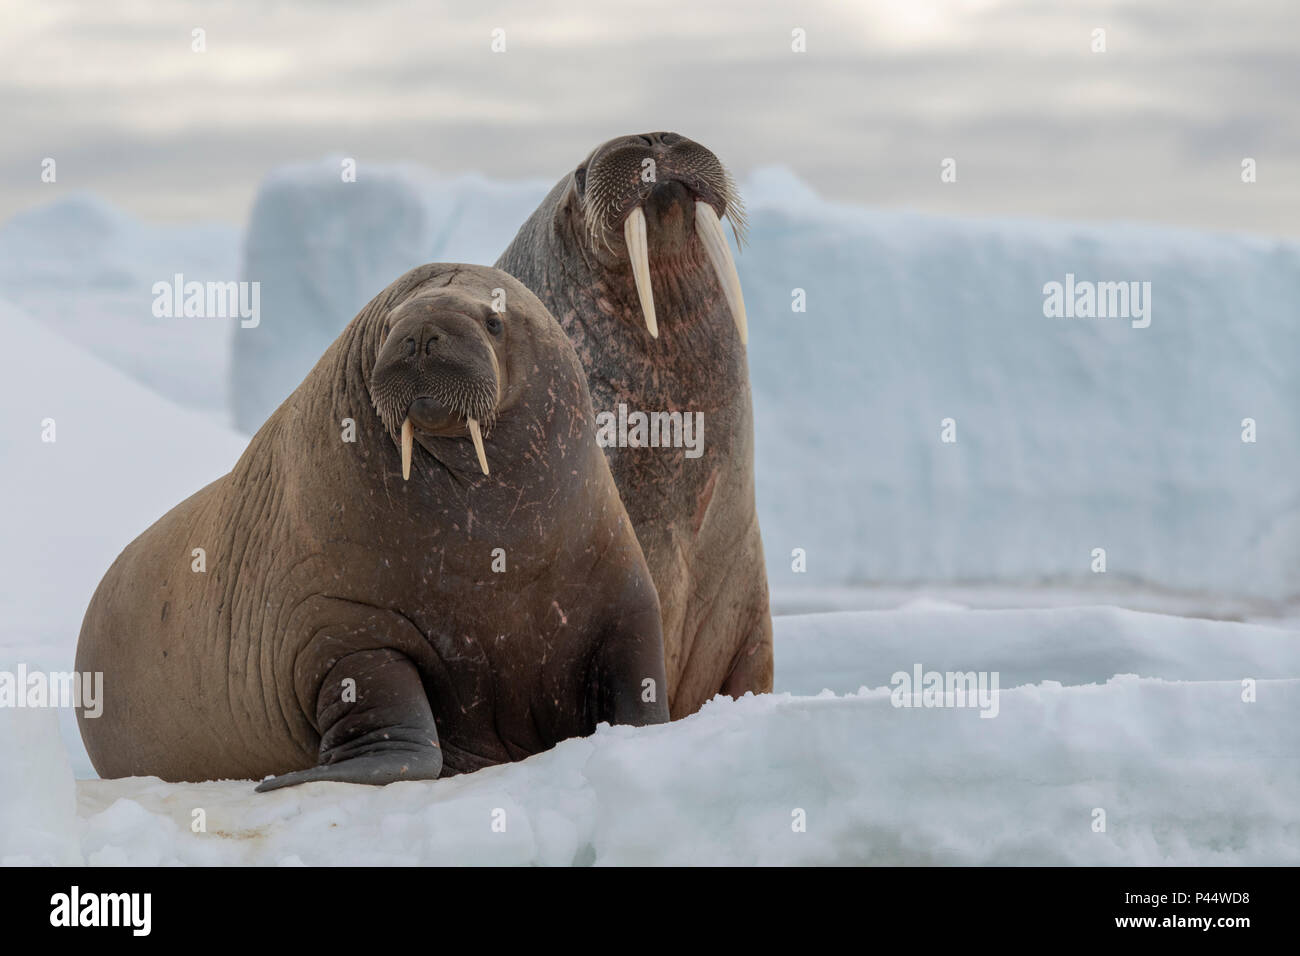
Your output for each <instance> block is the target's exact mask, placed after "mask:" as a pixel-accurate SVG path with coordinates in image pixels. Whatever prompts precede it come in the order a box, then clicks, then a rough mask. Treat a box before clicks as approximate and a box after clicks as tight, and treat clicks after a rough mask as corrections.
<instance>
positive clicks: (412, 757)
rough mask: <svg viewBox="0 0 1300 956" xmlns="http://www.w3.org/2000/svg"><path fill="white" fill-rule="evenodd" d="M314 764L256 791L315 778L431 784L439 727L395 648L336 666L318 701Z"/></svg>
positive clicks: (438, 764) (438, 760)
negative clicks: (317, 757)
mask: <svg viewBox="0 0 1300 956" xmlns="http://www.w3.org/2000/svg"><path fill="white" fill-rule="evenodd" d="M316 724H317V726H318V727H319V728H320V732H321V741H320V763H319V764H317V765H316V766H315V767H311V768H310V769H308V770H294V771H292V772H290V773H285V774H281V775H279V776H277V777H267V778H266V779H265V780H263V781H262V782H261V783H260V784H259V785H258V787H257V792H258V793H265V792H266V791H268V790H278V789H279V788H280V787H291V786H294V785H295V784H299V783H309V782H311V781H313V780H336V781H340V782H342V783H366V784H373V785H376V786H382V785H384V784H387V783H393V782H395V781H397V780H436V779H437V778H438V775H439V774H440V773H441V772H442V750H441V748H440V747H439V746H438V729H437V727H436V726H435V724H434V721H433V712H432V711H431V710H430V708H429V698H428V697H427V696H426V694H425V691H424V684H423V682H422V681H421V680H420V674H419V672H418V671H417V670H416V668H415V665H414V664H413V663H412V662H411V659H410V658H408V657H406V656H405V655H404V654H401V653H399V652H397V651H394V650H387V649H385V650H368V651H357V652H356V653H353V654H349V655H348V656H346V657H344V658H342V659H341V660H339V662H338V663H337V664H335V665H334V666H333V667H332V668H331V669H330V672H329V673H328V674H327V675H326V677H325V680H324V681H323V682H322V683H321V687H320V692H319V694H318V695H317V698H316Z"/></svg>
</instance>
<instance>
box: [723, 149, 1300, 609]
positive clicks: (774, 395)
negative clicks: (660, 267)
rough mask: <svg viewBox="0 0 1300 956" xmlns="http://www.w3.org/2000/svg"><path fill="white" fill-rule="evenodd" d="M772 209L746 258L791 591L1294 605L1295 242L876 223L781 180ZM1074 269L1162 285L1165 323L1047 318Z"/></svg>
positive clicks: (771, 517)
mask: <svg viewBox="0 0 1300 956" xmlns="http://www.w3.org/2000/svg"><path fill="white" fill-rule="evenodd" d="M753 198H754V201H753V202H752V203H751V206H752V208H751V213H752V214H751V217H750V218H751V229H750V239H751V242H750V246H749V248H747V249H746V250H745V251H744V253H743V254H742V255H741V256H740V257H739V259H738V266H739V270H740V274H741V279H742V281H743V282H744V286H745V298H746V302H747V304H748V309H749V314H750V324H751V328H752V330H753V331H752V335H751V338H750V346H749V360H750V367H751V371H752V375H753V381H754V402H755V419H756V421H757V428H758V433H757V469H756V476H757V493H758V499H759V510H760V518H761V520H762V522H763V532H764V541H765V543H766V545H767V549H768V553H769V563H770V568H771V573H772V576H773V578H774V582H773V583H774V586H775V587H777V588H778V589H780V588H783V587H787V586H812V585H814V584H820V585H836V584H845V583H859V584H863V583H872V584H893V585H903V584H910V583H916V582H921V581H929V582H933V581H940V582H950V583H989V582H997V583H1019V584H1036V583H1044V584H1045V583H1052V584H1056V585H1064V584H1068V585H1071V586H1078V587H1095V588H1098V589H1102V588H1112V587H1113V585H1112V584H1111V583H1109V582H1114V581H1117V580H1118V581H1122V582H1125V583H1128V584H1133V583H1137V584H1140V585H1145V586H1148V587H1150V586H1154V587H1160V588H1168V589H1176V590H1182V591H1190V592H1210V593H1218V594H1238V595H1255V596H1258V597H1261V598H1268V599H1280V598H1286V597H1291V598H1294V597H1296V596H1297V594H1298V592H1297V585H1296V581H1297V580H1298V579H1300V575H1298V572H1300V495H1297V493H1296V490H1295V482H1294V480H1293V478H1292V476H1294V475H1295V474H1296V473H1297V471H1298V470H1300V375H1297V374H1296V373H1295V357H1296V356H1297V355H1300V324H1297V323H1296V322H1295V314H1296V313H1295V307H1294V303H1295V302H1296V301H1298V300H1300V245H1298V244H1296V243H1294V242H1281V241H1276V242H1275V241H1266V240H1260V239H1250V238H1242V237H1232V236H1216V235H1208V234H1199V233H1191V232H1181V231H1176V230H1170V229H1160V228H1154V227H1140V226H1130V225H1123V224H1115V225H1072V224H1053V223H1033V222H1011V221H997V220H952V219H941V218H937V217H927V216H919V215H907V214H899V213H876V212H870V211H866V210H860V209H852V208H851V207H845V206H836V205H834V204H831V203H827V202H824V201H821V200H817V199H815V198H814V197H809V196H808V194H807V190H806V187H803V186H802V184H799V183H798V181H797V180H794V179H793V177H790V176H789V175H788V174H781V173H779V172H769V173H767V174H766V175H765V178H764V177H759V188H758V189H757V195H756V196H755V197H753ZM1067 273H1069V274H1073V275H1074V276H1076V277H1077V278H1078V279H1079V280H1081V281H1083V280H1087V281H1144V282H1150V283H1151V301H1152V310H1151V324H1150V326H1149V327H1148V328H1133V327H1132V325H1131V322H1130V321H1129V320H1125V319H1118V318H1116V319H1064V318H1047V317H1045V316H1044V314H1043V305H1044V294H1043V287H1044V285H1045V284H1046V283H1049V282H1053V281H1055V282H1064V281H1065V278H1066V275H1067ZM794 289H803V290H804V292H805V293H806V296H807V312H802V313H801V312H793V311H792V290H794ZM1246 418H1251V419H1254V420H1255V422H1256V424H1257V428H1258V441H1257V442H1256V443H1246V442H1243V441H1242V421H1243V419H1246ZM944 419H952V420H953V421H954V422H955V436H956V441H955V442H953V443H944V442H943V441H941V423H942V422H943V420H944ZM794 548H803V549H805V551H806V552H807V569H808V570H807V573H806V574H794V573H792V572H791V559H790V555H791V552H792V550H793V549H794ZM1095 548H1104V549H1105V551H1106V573H1105V574H1094V573H1093V572H1092V567H1091V564H1092V553H1093V549H1095Z"/></svg>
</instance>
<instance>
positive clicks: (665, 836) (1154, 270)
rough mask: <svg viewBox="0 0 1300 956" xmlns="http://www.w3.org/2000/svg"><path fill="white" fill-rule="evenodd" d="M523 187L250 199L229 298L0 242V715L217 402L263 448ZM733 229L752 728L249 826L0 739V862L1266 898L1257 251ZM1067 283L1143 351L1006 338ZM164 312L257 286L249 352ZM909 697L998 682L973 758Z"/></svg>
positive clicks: (231, 445)
mask: <svg viewBox="0 0 1300 956" xmlns="http://www.w3.org/2000/svg"><path fill="white" fill-rule="evenodd" d="M547 185H548V184H544V183H536V182H530V183H495V182H490V181H487V180H484V179H482V178H479V177H459V178H446V177H437V176H435V175H433V174H430V173H428V172H427V171H424V170H420V169H417V168H413V167H407V168H400V167H393V168H390V169H370V168H368V167H364V166H363V167H362V169H361V170H360V176H359V180H358V182H357V183H355V184H343V183H342V181H341V179H340V178H339V175H338V163H337V162H335V161H325V162H322V163H315V164H309V165H308V166H304V167H293V168H288V169H285V170H281V171H278V172H276V173H275V174H273V175H272V176H271V177H270V178H269V179H268V181H267V183H266V185H265V187H264V189H263V191H262V193H261V195H260V196H259V199H258V204H257V209H256V210H255V212H254V215H253V220H252V222H251V224H250V229H249V231H248V234H247V235H246V236H245V239H244V247H245V249H244V262H243V265H242V267H239V266H238V265H237V259H238V256H239V252H238V235H237V234H236V233H235V232H234V231H233V230H229V229H225V228H224V227H217V226H203V225H192V226H177V227H165V228H164V227H154V226H149V225H146V224H143V223H139V222H136V221H134V220H132V219H130V217H127V216H124V215H123V214H121V213H120V212H118V211H116V210H114V209H112V207H110V206H107V205H106V204H104V203H102V202H101V201H99V200H97V199H94V198H93V197H84V196H83V197H77V196H73V197H70V198H67V199H64V200H61V201H59V202H56V203H53V204H51V205H49V206H45V207H41V208H38V209H35V210H32V211H30V212H27V213H24V214H22V215H20V216H18V217H15V218H14V219H12V220H10V221H9V222H8V223H6V224H4V225H3V226H0V327H2V328H3V329H4V331H5V335H6V339H5V342H6V346H7V348H6V349H5V358H4V363H5V364H4V369H3V371H4V374H3V375H0V400H2V401H3V407H4V408H5V409H6V413H7V414H6V415H5V417H4V423H3V425H2V426H0V462H3V464H4V468H3V476H4V477H3V486H2V489H0V490H2V492H3V498H4V501H5V502H6V508H5V510H4V512H3V518H0V522H2V524H0V532H3V538H2V540H3V542H4V543H3V547H0V671H3V670H10V671H12V670H14V669H16V668H17V666H18V665H19V664H25V665H26V666H27V667H28V668H31V669H42V670H69V669H71V667H72V665H73V654H74V650H75V643H76V638H77V633H78V631H79V628H80V623H81V616H82V614H83V612H84V609H85V606H86V603H87V601H88V600H89V597H90V595H91V593H92V592H93V590H94V588H95V586H96V585H97V583H98V582H99V580H100V578H101V577H102V575H103V573H104V571H105V570H106V569H107V568H108V566H109V564H110V563H111V562H112V560H113V559H114V557H115V556H116V555H117V554H118V552H119V551H120V550H121V549H122V547H124V546H125V545H126V544H127V543H128V542H129V541H130V540H131V539H132V538H134V537H135V536H136V535H137V534H139V532H140V531H142V530H143V529H144V528H145V527H147V526H148V525H149V524H151V523H152V522H153V521H155V520H156V519H157V518H158V517H160V516H161V515H162V514H163V513H164V512H165V511H166V510H167V509H168V508H170V507H172V506H173V505H174V504H176V503H177V502H179V501H181V500H182V499H184V498H185V497H187V496H189V495H190V494H192V493H193V492H195V491H196V490H198V489H199V488H200V487H202V486H203V485H205V484H206V483H208V482H209V481H211V480H213V479H215V478H217V477H219V476H220V475H221V474H223V473H225V472H226V471H228V470H229V468H230V467H231V465H232V464H233V463H234V462H235V461H236V460H237V458H238V456H239V454H240V453H241V452H242V450H243V448H244V446H245V444H246V441H247V439H246V437H245V435H244V434H242V433H241V432H238V431H236V430H234V429H233V428H231V427H229V426H228V425H227V424H226V419H227V415H228V412H227V410H226V409H227V405H228V403H230V402H231V400H232V394H233V395H236V396H239V397H240V401H241V402H243V401H246V403H247V404H246V406H245V412H244V414H245V415H247V416H252V417H251V418H245V419H244V422H245V431H247V430H249V429H251V427H253V426H255V425H256V424H260V419H256V415H255V414H254V413H253V412H251V411H249V409H252V408H255V407H264V406H265V403H271V404H272V405H273V404H274V403H275V402H278V401H279V400H280V398H282V397H283V396H284V395H286V394H288V392H289V391H290V390H291V389H292V388H293V387H295V386H296V384H297V381H298V379H299V378H300V377H301V375H302V374H303V373H304V372H305V371H306V367H307V366H309V365H310V364H311V362H314V361H315V359H316V358H317V357H318V356H319V354H320V352H321V351H322V350H323V349H324V347H325V345H326V344H327V343H328V341H329V340H331V339H332V338H333V337H334V335H335V334H336V332H337V329H338V328H339V327H341V325H342V324H343V323H344V322H346V321H347V319H349V318H350V317H351V315H352V314H353V313H354V312H355V311H356V309H357V308H358V307H359V306H360V305H362V304H364V302H365V301H367V300H368V299H369V298H371V297H372V296H373V295H374V293H375V292H377V291H378V290H379V289H380V288H382V287H383V286H384V285H386V284H387V283H388V282H389V281H390V280H391V279H392V278H394V277H395V276H396V275H397V274H398V273H400V272H401V271H402V270H404V269H405V268H407V266H408V265H413V264H416V263H418V262H421V261H429V260H434V259H443V260H467V261H479V262H491V261H493V260H494V259H495V257H496V254H497V252H499V251H500V249H501V248H503V247H504V245H505V244H506V242H507V241H508V240H509V239H510V238H511V237H512V236H513V234H514V231H515V230H516V228H517V227H518V224H519V223H520V222H521V221H522V220H523V218H524V217H525V216H526V214H527V213H528V212H529V211H530V210H531V209H532V208H533V207H534V206H535V205H536V203H537V201H538V200H539V199H540V198H541V196H542V195H543V194H544V192H545V190H546V187H547ZM744 189H745V192H746V194H747V197H748V200H749V206H750V211H751V231H750V237H751V245H750V246H749V247H748V248H747V249H746V250H745V252H744V253H743V254H742V255H741V256H740V257H739V259H738V264H739V267H740V271H741V276H742V280H743V282H744V284H745V289H746V298H747V303H748V306H749V314H750V323H751V329H752V333H753V334H752V336H751V344H750V353H749V356H750V364H751V369H752V372H753V379H754V393H755V415H756V421H757V432H758V434H757V446H758V467H757V476H758V499H759V508H760V517H761V520H762V523H763V530H764V538H765V542H766V546H767V552H768V556H769V563H770V571H771V576H772V585H773V593H774V606H775V607H776V608H777V610H778V612H780V613H781V614H782V616H780V617H778V618H776V620H775V635H776V663H777V673H776V682H777V693H775V694H772V695H765V696H763V697H759V698H746V699H742V700H740V701H729V700H717V701H714V702H712V703H710V704H709V705H708V706H707V707H706V708H705V709H704V710H703V711H702V712H701V713H699V714H697V715H695V716H693V717H690V718H688V719H686V720H683V721H678V722H675V723H674V724H671V725H668V726H662V727H651V728H641V729H633V728H626V727H613V728H611V727H602V728H601V729H600V730H599V732H598V733H597V734H596V735H595V736H593V737H591V738H587V739H583V740H571V741H566V742H564V743H563V744H561V745H560V746H558V747H557V748H555V749H554V750H553V751H550V752H548V753H546V754H541V755H538V756H536V757H533V758H531V759H529V760H526V761H523V762H522V763H518V764H512V765H509V766H504V767H496V768H490V769H488V770H485V771H481V772H479V773H476V774H473V775H470V776H468V777H459V778H451V779H447V780H439V781H434V782H428V783H406V784H397V785H394V786H391V787H387V788H383V789H373V788H365V787H349V786H345V785H342V784H323V783H322V784H311V785H308V786H305V787H300V788H292V789H288V790H283V791H276V792H273V793H269V794H254V793H253V792H252V784H251V782H248V781H224V782H215V783H205V784H166V783H163V782H161V781H158V780H156V779H151V778H134V779H128V780H115V781H101V780H96V779H93V778H94V773H93V770H92V769H91V767H90V765H89V762H88V760H87V758H86V754H85V751H84V748H83V747H82V745H81V742H80V736H79V733H78V731H77V727H76V721H75V718H74V716H73V714H72V712H71V711H70V710H66V709H65V710H58V711H54V710H49V709H31V708H10V707H0V862H2V863H10V864H14V863H20V864H21V863H40V864H46V863H77V862H85V863H88V864H91V865H107V864H167V863H184V864H233V863H259V864H280V865H303V864H330V863H348V864H365V863H384V864H388V863H512V864H527V863H534V864H541V865H567V864H575V863H576V864H598V865H613V864H623V863H652V864H681V863H688V864H698V863H707V864H721V863H737V864H754V863H762V864H789V863H873V864H897V863H914V864H929V863H952V864H976V863H989V864H1024V863H1038V864H1137V865H1147V864H1179V865H1182V864H1198V865H1215V864H1260V863H1268V864H1283V863H1285V864H1296V863H1300V765H1298V764H1297V763H1296V761H1295V754H1296V753H1297V752H1300V727H1298V726H1297V724H1296V721H1295V719H1294V715H1295V713H1296V711H1297V708H1298V707H1300V610H1297V601H1296V599H1297V596H1298V592H1297V586H1296V584H1295V581H1296V580H1297V571H1300V498H1298V497H1297V496H1296V494H1295V492H1294V475H1295V474H1297V473H1300V469H1298V468H1297V466H1298V465H1300V461H1297V458H1298V457H1300V453H1298V451H1297V449H1298V447H1300V422H1298V421H1297V416H1298V415H1300V378H1298V377H1297V376H1296V375H1295V374H1294V359H1295V356H1296V355H1297V354H1300V352H1298V351H1297V345H1300V326H1297V324H1296V323H1295V321H1294V317H1295V309H1294V303H1295V302H1296V301H1297V300H1298V296H1297V293H1298V292H1300V253H1298V251H1297V246H1296V244H1294V243H1286V242H1271V241H1266V240H1260V239H1251V238H1245V237H1230V236H1213V235H1204V234H1191V233H1184V232H1174V231H1170V230H1161V229H1156V228H1151V227H1141V226H1125V225H1111V226H1082V225H1070V224H1050V223H1033V222H1011V221H990V220H951V219H939V218H935V217H921V216H909V215H904V214H896V213H888V214H885V213H875V212H870V211H866V210H861V209H854V208H851V207H845V206H841V205H837V204H834V203H830V202H827V201H824V200H822V199H820V198H819V197H817V196H816V195H815V194H814V193H813V192H812V191H811V190H810V189H809V188H808V187H807V186H806V185H805V184H803V183H802V182H800V181H799V180H798V179H797V178H795V177H793V176H792V175H790V174H789V173H787V172H784V171H781V170H765V171H760V172H759V173H756V174H755V176H754V177H752V179H751V181H750V182H749V183H748V184H746V186H745V187H744ZM338 190H343V191H342V192H339V191H338ZM348 190H352V191H351V192H348ZM241 268H242V271H241ZM1067 271H1071V272H1074V273H1075V274H1076V275H1078V276H1079V277H1080V278H1096V279H1128V278H1131V279H1140V280H1144V281H1151V282H1152V283H1153V289H1154V296H1155V300H1154V301H1155V306H1154V310H1153V321H1152V324H1151V327H1150V328H1148V329H1140V330H1139V329H1132V328H1131V327H1129V326H1128V324H1127V323H1124V322H1111V323H1107V322H1106V321H1104V320H1049V319H1046V318H1044V317H1043V315H1042V310H1041V305H1042V295H1041V288H1042V285H1043V283H1044V282H1047V281H1051V280H1060V279H1061V278H1062V277H1063V276H1064V274H1065V273H1066V272H1067ZM175 272H182V273H184V274H185V275H186V276H187V278H194V279H199V280H201V281H202V280H208V279H216V280H226V279H231V278H236V277H242V278H246V279H256V280H259V281H261V282H262V283H263V288H262V313H263V314H262V322H261V324H260V325H259V326H258V328H256V329H241V328H240V327H239V324H238V322H236V321H234V320H208V319H203V320H197V319H191V320H184V319H155V318H153V316H152V315H151V312H150V308H149V306H150V302H151V300H152V295H151V292H150V288H151V285H152V283H153V282H156V281H160V280H168V279H170V278H171V276H172V274H174V273H175ZM795 287H799V288H804V289H805V290H806V291H807V293H808V301H809V311H808V312H807V313H803V314H800V313H792V312H790V290H791V289H792V288H795ZM276 343H279V346H277V344H276ZM280 346H283V347H280ZM232 349H233V359H231V358H230V354H231V350H232ZM304 363H305V364H304ZM229 376H233V381H234V382H235V383H236V384H235V387H234V389H233V390H232V389H231V388H229V387H228V385H229V382H230V379H229ZM263 385H265V387H264V388H263V387H262V386H263ZM277 396H278V397H277ZM257 403H263V405H262V406H258V404H257ZM268 410H269V409H268ZM257 414H264V412H259V413H257ZM949 416H951V417H953V418H955V419H956V420H957V423H958V425H957V427H958V442H957V443H956V444H955V445H944V444H942V443H940V442H939V421H940V419H941V418H943V417H949ZM1244 417H1253V418H1255V419H1256V420H1257V422H1258V423H1259V441H1258V443H1256V444H1245V443H1242V442H1241V441H1240V437H1239V435H1240V421H1241V419H1242V418H1244ZM47 418H52V419H54V420H55V422H56V429H57V432H56V435H57V441H55V442H53V443H48V442H44V441H42V431H43V428H44V426H43V421H44V420H45V419H47ZM254 419H256V420H255V421H254ZM249 422H252V424H251V425H249V424H248V423H249ZM796 547H798V548H803V549H805V550H806V552H807V567H808V570H807V572H806V573H795V572H793V571H792V570H791V561H790V553H791V550H792V549H794V548H796ZM1094 547H1105V548H1106V550H1107V564H1108V569H1107V572H1106V573H1105V574H1093V573H1092V572H1091V571H1090V570H1089V564H1090V562H1091V550H1092V548H1094ZM864 585H869V586H864ZM1112 604H1122V605H1124V607H1125V608H1126V609H1121V608H1120V607H1113V606H1106V605H1112ZM828 608H839V609H841V610H840V611H839V612H838V613H811V612H814V611H823V610H826V609H828ZM1135 609H1137V610H1135ZM1180 615H1197V616H1198V617H1195V618H1193V617H1186V616H1180ZM1211 617H1216V618H1234V619H1236V620H1210V619H1208V618H1211ZM918 665H919V666H921V667H922V668H923V670H925V671H939V672H944V671H950V670H951V671H962V672H966V671H987V672H993V673H995V674H996V675H997V676H998V680H999V690H1000V694H999V697H998V706H997V716H996V717H993V718H991V719H985V718H982V717H981V716H980V711H979V710H978V709H975V708H954V707H946V708H926V707H915V708H899V707H895V706H893V702H892V701H891V695H890V685H891V681H892V678H893V676H894V675H895V673H896V672H904V673H911V672H912V670H913V668H914V667H916V666H918ZM1243 682H1247V683H1246V684H1243ZM1252 693H1253V695H1254V698H1255V699H1254V700H1253V701H1248V700H1247V698H1249V697H1250V695H1251V694H1252ZM196 809H202V810H203V811H204V816H205V823H206V832H196V831H195V829H194V822H195V812H194V811H195V810H196ZM1098 809H1100V810H1103V811H1104V812H1105V819H1106V829H1105V831H1104V832H1094V828H1093V827H1094V815H1095V814H1094V811H1096V810H1098ZM498 811H503V813H504V817H502V814H501V813H500V812H498ZM797 811H802V812H803V814H804V816H805V817H806V821H807V827H806V831H805V832H796V831H795V830H794V829H792V822H794V821H795V817H796V815H797ZM502 819H504V822H505V829H504V832H497V831H496V830H494V829H493V823H494V821H500V820H502Z"/></svg>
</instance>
